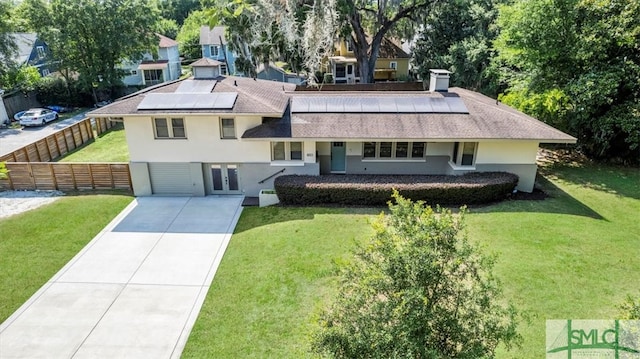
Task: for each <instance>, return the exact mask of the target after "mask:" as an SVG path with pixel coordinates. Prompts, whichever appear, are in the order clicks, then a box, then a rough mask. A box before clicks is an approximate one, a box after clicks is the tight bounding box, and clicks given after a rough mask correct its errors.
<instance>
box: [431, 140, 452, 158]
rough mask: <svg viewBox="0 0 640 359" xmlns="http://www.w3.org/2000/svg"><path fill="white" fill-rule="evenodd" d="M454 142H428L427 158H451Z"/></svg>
mask: <svg viewBox="0 0 640 359" xmlns="http://www.w3.org/2000/svg"><path fill="white" fill-rule="evenodd" d="M452 153H453V142H428V143H427V156H451V154H452Z"/></svg>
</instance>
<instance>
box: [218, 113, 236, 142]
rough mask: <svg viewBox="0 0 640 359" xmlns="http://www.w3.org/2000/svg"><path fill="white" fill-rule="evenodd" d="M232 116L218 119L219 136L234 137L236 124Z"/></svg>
mask: <svg viewBox="0 0 640 359" xmlns="http://www.w3.org/2000/svg"><path fill="white" fill-rule="evenodd" d="M234 122H235V121H234V120H233V119H232V118H223V119H221V120H220V127H221V131H220V133H221V138H236V126H235V123H234Z"/></svg>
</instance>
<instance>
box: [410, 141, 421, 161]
mask: <svg viewBox="0 0 640 359" xmlns="http://www.w3.org/2000/svg"><path fill="white" fill-rule="evenodd" d="M423 157H424V142H414V143H413V144H412V145H411V158H423Z"/></svg>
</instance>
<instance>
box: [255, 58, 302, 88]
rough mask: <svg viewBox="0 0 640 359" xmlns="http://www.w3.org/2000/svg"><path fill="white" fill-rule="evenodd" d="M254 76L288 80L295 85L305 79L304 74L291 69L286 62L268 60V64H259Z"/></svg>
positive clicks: (265, 78) (272, 79) (280, 80)
mask: <svg viewBox="0 0 640 359" xmlns="http://www.w3.org/2000/svg"><path fill="white" fill-rule="evenodd" d="M256 77H257V78H259V79H262V80H271V81H279V82H288V83H292V84H296V85H301V84H303V83H305V82H306V81H307V78H306V76H305V75H303V74H297V73H295V72H293V71H291V70H290V69H289V65H288V64H287V63H286V62H269V64H268V66H265V64H260V65H258V68H257V69H256Z"/></svg>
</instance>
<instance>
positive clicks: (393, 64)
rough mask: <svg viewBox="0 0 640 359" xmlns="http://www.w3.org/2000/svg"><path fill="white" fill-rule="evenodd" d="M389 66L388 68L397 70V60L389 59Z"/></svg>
mask: <svg viewBox="0 0 640 359" xmlns="http://www.w3.org/2000/svg"><path fill="white" fill-rule="evenodd" d="M389 68H390V69H394V70H397V69H398V62H397V61H391V62H389Z"/></svg>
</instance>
